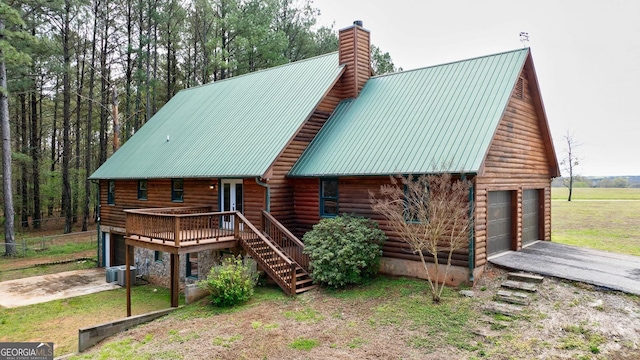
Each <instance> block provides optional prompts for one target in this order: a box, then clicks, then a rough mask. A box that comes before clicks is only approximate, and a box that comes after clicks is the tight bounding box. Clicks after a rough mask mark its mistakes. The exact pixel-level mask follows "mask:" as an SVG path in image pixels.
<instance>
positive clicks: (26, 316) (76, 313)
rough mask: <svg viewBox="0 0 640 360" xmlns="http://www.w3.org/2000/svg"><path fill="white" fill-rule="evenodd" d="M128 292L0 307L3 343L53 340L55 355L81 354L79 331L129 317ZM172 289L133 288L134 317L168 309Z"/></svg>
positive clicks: (145, 286)
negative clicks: (127, 315) (6, 307)
mask: <svg viewBox="0 0 640 360" xmlns="http://www.w3.org/2000/svg"><path fill="white" fill-rule="evenodd" d="M125 296H126V292H125V289H117V290H112V291H103V292H100V293H96V294H90V295H85V296H78V297H74V298H69V299H63V300H55V301H50V302H47V303H42V304H35V305H30V306H23V307H18V308H12V309H4V308H0V342H6V341H53V343H54V350H55V356H60V355H64V354H68V353H71V352H75V351H78V329H79V328H83V327H87V326H91V325H98V324H101V323H104V322H107V321H110V320H116V319H119V318H122V317H125V316H126V297H125ZM169 299H170V294H169V290H167V289H164V288H161V287H157V286H152V285H142V286H136V287H133V288H132V292H131V301H132V312H133V315H137V314H144V313H147V312H150V311H154V310H160V309H165V308H167V307H169V305H170V303H169Z"/></svg>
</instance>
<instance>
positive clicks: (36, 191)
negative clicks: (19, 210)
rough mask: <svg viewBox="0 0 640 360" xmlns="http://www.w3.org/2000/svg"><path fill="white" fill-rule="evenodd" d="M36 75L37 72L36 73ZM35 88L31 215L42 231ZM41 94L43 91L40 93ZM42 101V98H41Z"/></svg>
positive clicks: (32, 130)
mask: <svg viewBox="0 0 640 360" xmlns="http://www.w3.org/2000/svg"><path fill="white" fill-rule="evenodd" d="M34 73H35V72H34ZM37 88H38V86H37V85H36V86H34V89H33V92H32V93H31V170H32V174H31V178H32V179H33V197H32V199H33V212H32V213H31V217H32V222H33V228H34V229H40V221H41V220H42V205H41V204H40V145H41V144H40V139H41V138H40V133H39V129H38V99H37V98H36V91H38V89H37ZM38 92H39V93H40V94H41V91H38ZM41 99H42V96H41Z"/></svg>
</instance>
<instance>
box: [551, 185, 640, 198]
mask: <svg viewBox="0 0 640 360" xmlns="http://www.w3.org/2000/svg"><path fill="white" fill-rule="evenodd" d="M568 196H569V189H567V188H565V187H562V188H558V187H554V188H551V199H553V200H567V197H568ZM571 198H572V200H640V188H573V194H572V196H571Z"/></svg>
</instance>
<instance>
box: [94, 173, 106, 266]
mask: <svg viewBox="0 0 640 360" xmlns="http://www.w3.org/2000/svg"><path fill="white" fill-rule="evenodd" d="M91 182H92V183H94V184H96V185H97V186H98V193H97V196H96V208H97V211H96V212H97V214H96V218H97V221H96V235H97V236H98V241H97V243H98V246H97V249H96V252H97V256H98V257H97V259H100V180H97V181H96V180H91ZM104 260H105V259H104V244H103V245H102V262H101V263H99V262H97V261H96V267H100V265H102V266H105V261H104Z"/></svg>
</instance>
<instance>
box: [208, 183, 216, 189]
mask: <svg viewBox="0 0 640 360" xmlns="http://www.w3.org/2000/svg"><path fill="white" fill-rule="evenodd" d="M209 189H210V190H215V189H216V183H215V182H211V184H209Z"/></svg>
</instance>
